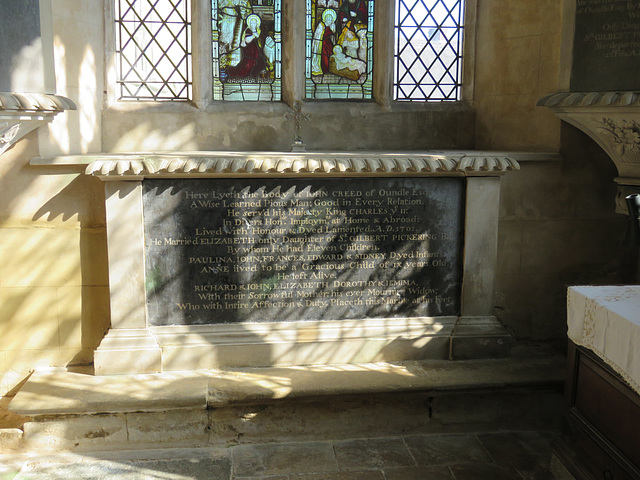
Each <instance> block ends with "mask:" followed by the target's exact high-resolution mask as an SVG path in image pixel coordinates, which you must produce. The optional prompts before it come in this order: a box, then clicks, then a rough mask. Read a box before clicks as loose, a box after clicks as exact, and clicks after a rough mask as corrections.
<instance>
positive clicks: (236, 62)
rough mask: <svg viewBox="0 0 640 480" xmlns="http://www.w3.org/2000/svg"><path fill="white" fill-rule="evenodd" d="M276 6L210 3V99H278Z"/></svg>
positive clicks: (265, 0)
mask: <svg viewBox="0 0 640 480" xmlns="http://www.w3.org/2000/svg"><path fill="white" fill-rule="evenodd" d="M280 3H281V0H212V1H211V18H212V23H211V30H212V39H213V98H214V100H237V101H242V100H254V101H255V100H264V101H278V100H280V97H281V90H282V83H281V82H282V80H281V71H282V32H281V6H280Z"/></svg>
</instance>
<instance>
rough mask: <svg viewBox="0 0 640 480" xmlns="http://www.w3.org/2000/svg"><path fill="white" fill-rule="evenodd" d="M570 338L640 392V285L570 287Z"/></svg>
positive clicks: (568, 321) (568, 318) (568, 316)
mask: <svg viewBox="0 0 640 480" xmlns="http://www.w3.org/2000/svg"><path fill="white" fill-rule="evenodd" d="M567 323H568V327H569V338H570V339H571V340H573V342H574V343H576V344H577V345H582V346H584V347H587V348H589V349H590V350H592V351H593V352H594V353H595V354H596V355H598V356H599V357H600V358H602V360H604V361H605V362H606V363H607V364H608V365H609V366H611V367H612V368H613V369H614V370H615V371H616V372H618V373H619V374H620V375H621V376H622V377H623V378H624V379H625V380H626V381H627V383H628V384H629V385H630V386H631V388H633V390H635V392H636V393H638V394H640V285H620V286H577V287H570V288H569V292H568V296H567Z"/></svg>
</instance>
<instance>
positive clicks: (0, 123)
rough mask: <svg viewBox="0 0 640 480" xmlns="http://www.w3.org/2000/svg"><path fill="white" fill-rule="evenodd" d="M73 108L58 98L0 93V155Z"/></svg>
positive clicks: (69, 102)
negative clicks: (58, 115)
mask: <svg viewBox="0 0 640 480" xmlns="http://www.w3.org/2000/svg"><path fill="white" fill-rule="evenodd" d="M75 109H76V105H75V104H74V103H73V102H72V101H71V100H69V99H68V98H66V97H62V96H60V95H52V94H45V93H15V92H11V93H9V92H0V155H2V154H3V153H4V152H5V151H6V150H8V149H9V148H10V147H11V146H12V145H13V144H15V143H16V142H17V141H18V140H20V139H21V138H22V137H24V136H25V135H26V134H28V133H30V132H32V131H33V130H35V129H36V128H38V127H40V126H42V125H44V124H46V123H48V122H50V121H51V120H52V119H53V117H55V116H56V115H57V114H58V113H60V112H63V111H65V110H75Z"/></svg>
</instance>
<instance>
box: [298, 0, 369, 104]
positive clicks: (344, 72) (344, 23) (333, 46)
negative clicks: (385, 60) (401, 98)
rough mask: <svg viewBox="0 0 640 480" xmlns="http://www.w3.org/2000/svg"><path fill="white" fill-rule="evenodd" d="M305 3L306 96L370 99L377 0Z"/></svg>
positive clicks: (322, 0)
mask: <svg viewBox="0 0 640 480" xmlns="http://www.w3.org/2000/svg"><path fill="white" fill-rule="evenodd" d="M306 2H307V18H306V22H307V25H306V32H307V34H306V35H307V38H306V57H307V64H306V97H307V98H310V99H371V98H372V86H373V7H374V5H373V4H374V0H306Z"/></svg>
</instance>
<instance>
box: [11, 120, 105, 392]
mask: <svg viewBox="0 0 640 480" xmlns="http://www.w3.org/2000/svg"><path fill="white" fill-rule="evenodd" d="M37 155H38V142H37V132H32V133H30V134H29V135H27V137H25V139H23V140H21V141H20V142H18V143H17V144H16V145H15V146H14V147H13V148H11V149H9V150H8V151H7V152H6V153H5V154H4V155H3V156H2V160H1V161H0V393H2V394H4V393H6V392H7V391H9V390H10V389H11V388H13V387H14V386H15V385H16V384H17V383H18V382H20V381H21V380H22V379H23V378H24V377H25V376H26V375H27V374H28V372H29V371H30V370H32V369H34V368H37V367H42V366H53V365H66V364H67V363H70V362H80V363H82V362H87V361H90V360H91V358H92V352H93V349H94V348H95V347H96V346H97V345H98V343H99V341H100V339H101V338H102V336H103V334H104V331H105V330H106V328H107V327H108V320H107V318H108V317H107V316H106V315H105V314H106V313H108V308H109V307H108V287H107V264H106V238H105V234H104V196H103V195H102V197H101V195H100V192H101V187H102V185H100V182H99V181H97V180H95V179H93V178H88V177H84V176H78V175H77V173H76V172H74V171H66V172H60V170H59V169H58V170H56V171H55V173H54V172H53V171H47V170H46V169H45V170H39V169H35V168H33V167H30V166H29V165H28V163H29V160H30V159H31V158H32V157H34V156H37Z"/></svg>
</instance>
